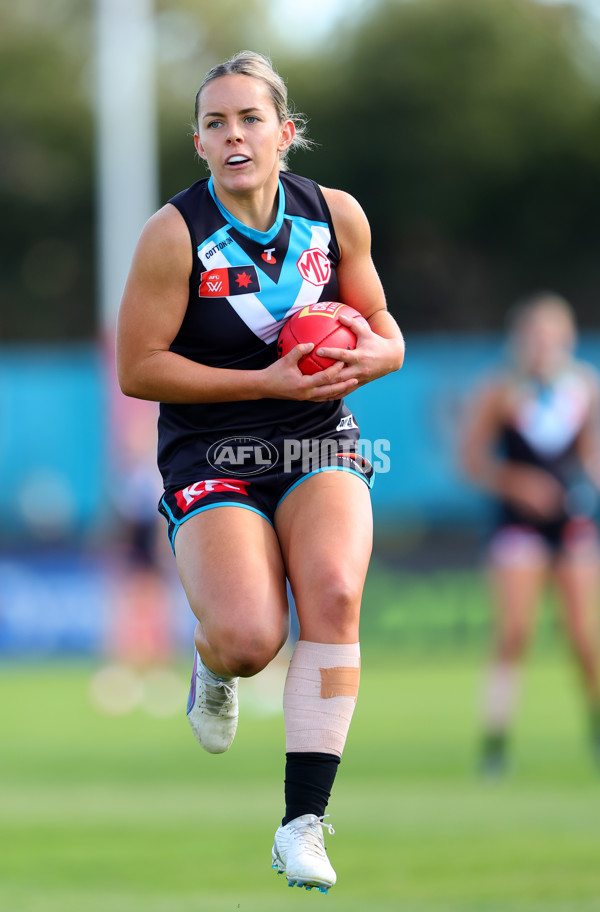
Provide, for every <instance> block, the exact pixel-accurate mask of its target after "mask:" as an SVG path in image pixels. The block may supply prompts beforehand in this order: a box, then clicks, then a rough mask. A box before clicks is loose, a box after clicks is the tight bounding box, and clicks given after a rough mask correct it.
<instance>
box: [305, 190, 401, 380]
mask: <svg viewBox="0 0 600 912" xmlns="http://www.w3.org/2000/svg"><path fill="white" fill-rule="evenodd" d="M321 189H322V191H323V195H324V197H325V200H326V201H327V205H328V206H329V210H330V212H331V217H332V219H333V223H334V227H335V233H336V237H337V240H338V245H339V247H340V262H339V265H338V267H337V278H338V283H339V289H340V294H339V299H340V301H342V302H343V303H344V304H348V305H349V306H350V307H354V308H355V309H356V310H358V311H359V313H361V314H362V315H363V316H364V317H365V318H366V319H367V321H368V323H369V326H370V328H371V330H372V332H369V330H368V329H367V328H366V327H361V326H360V324H357V323H354V321H352V320H351V319H348V318H347V317H343V316H342V317H340V320H341V322H343V323H345V324H346V325H347V326H349V327H350V328H351V329H352V331H353V332H354V333H355V334H356V336H357V338H358V344H357V347H356V349H355V351H354V352H347V351H345V350H344V349H338V348H324V349H322V351H323V353H324V355H325V356H326V357H331V358H336V359H339V360H342V361H345V362H346V365H347V367H346V369H345V370H344V371H343V372H342V374H341V375H340V376H341V377H346V376H354V377H356V378H357V379H358V380H359V383H360V384H363V383H367V382H369V381H370V380H375V379H376V378H377V377H381V376H383V375H384V374H388V373H391V372H392V371H395V370H398V369H399V368H400V367H402V362H403V360H404V339H403V338H402V333H401V332H400V329H399V327H398V324H397V323H396V321H395V320H394V318H393V317H392V315H391V314H390V313H389V311H388V310H387V307H386V303H385V296H384V293H383V288H382V286H381V282H380V280H379V276H378V275H377V271H376V269H375V265H374V263H373V260H372V258H371V230H370V228H369V222H368V221H367V217H366V216H365V213H364V212H363V210H362V208H361V207H360V205H359V204H358V202H357V201H356V200H355V199H354V198H353V197H352V196H350V195H349V194H348V193H344V192H343V191H341V190H331V189H328V188H326V187H322V188H321ZM319 351H321V349H319Z"/></svg>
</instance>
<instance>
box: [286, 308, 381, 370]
mask: <svg viewBox="0 0 600 912" xmlns="http://www.w3.org/2000/svg"><path fill="white" fill-rule="evenodd" d="M339 314H345V316H347V317H354V318H355V319H358V320H360V321H361V322H362V323H364V324H365V326H368V325H369V324H368V323H367V321H366V320H365V318H364V317H363V316H362V314H360V313H359V312H358V311H357V310H355V309H354V307H349V306H348V304H340V303H339V301H319V303H318V304H308V305H307V306H306V307H303V308H302V309H301V310H297V311H296V313H295V314H293V315H292V316H291V317H290V319H289V320H288V321H287V323H284V325H283V327H282V329H281V332H280V333H279V341H278V342H277V357H278V358H283V357H284V355H287V353H288V352H289V351H291V350H292V348H294V347H295V346H296V345H298V344H299V343H300V342H313V343H314V346H315V347H314V348H313V350H312V351H311V352H309V354H308V355H305V356H304V357H303V358H301V359H300V361H299V362H298V367H299V368H300V370H301V371H302V373H303V374H316V373H317V372H318V371H321V370H324V369H325V368H326V367H329V366H330V365H331V364H334V363H335V361H334V360H333V359H332V358H320V357H319V356H318V355H317V348H319V347H320V346H321V345H322V346H323V347H325V346H326V347H327V348H346V349H353V348H356V336H355V335H354V333H353V332H352V330H351V329H349V328H348V327H347V326H344V324H343V323H340V321H339V320H338V316H339Z"/></svg>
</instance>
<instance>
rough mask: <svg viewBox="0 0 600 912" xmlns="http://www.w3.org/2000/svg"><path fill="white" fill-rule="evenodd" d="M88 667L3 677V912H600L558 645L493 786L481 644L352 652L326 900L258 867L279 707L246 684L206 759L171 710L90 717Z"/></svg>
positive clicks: (582, 773)
mask: <svg viewBox="0 0 600 912" xmlns="http://www.w3.org/2000/svg"><path fill="white" fill-rule="evenodd" d="M93 670H94V669H93V667H92V666H89V667H85V666H82V665H81V664H78V665H76V666H74V665H71V666H68V665H64V664H62V665H58V664H54V665H42V666H35V667H34V666H20V665H14V664H9V665H8V666H5V667H4V669H3V670H2V671H1V672H0V706H1V707H2V710H1V718H2V733H1V739H2V747H1V751H0V849H1V850H0V909H1V910H2V912H100V910H102V912H105V910H110V912H192V910H193V912H205V910H206V912H237V910H240V912H275V910H278V912H279V910H283V909H292V910H293V909H297V908H303V909H308V908H309V907H310V908H311V909H314V908H317V907H319V908H327V909H328V910H329V912H342V910H343V912H354V910H361V912H362V910H371V909H374V910H381V912H384V910H385V912H392V910H393V912H409V910H410V912H459V910H461V912H471V910H482V912H483V910H485V912H492V910H493V912H538V910H539V912H576V910H577V912H592V910H594V912H595V910H600V770H597V769H596V768H595V767H594V766H593V764H592V762H591V759H590V757H589V755H588V752H587V744H586V740H585V735H586V731H585V719H584V716H583V713H582V709H581V706H580V703H579V700H578V690H577V681H576V680H575V677H574V674H573V671H572V669H571V667H570V666H569V665H568V663H567V662H566V660H565V657H564V655H563V654H562V653H560V652H558V651H556V650H555V655H554V656H551V655H546V656H545V657H544V656H539V655H538V656H535V657H534V658H533V660H532V662H531V663H530V665H529V666H528V668H527V671H526V675H525V679H524V682H523V685H524V687H523V699H522V702H521V707H520V713H519V720H518V725H517V727H516V729H515V733H514V769H513V770H512V771H511V773H510V775H509V776H508V777H507V778H506V779H505V780H504V781H502V782H496V783H493V782H485V781H481V780H480V779H479V778H478V776H477V775H476V772H475V767H476V753H477V752H476V747H477V738H478V731H477V716H478V703H479V689H480V683H481V676H482V660H481V656H473V654H472V653H471V655H470V657H466V658H465V657H462V658H460V657H458V656H456V655H455V656H436V657H434V658H430V659H425V658H423V657H422V658H418V657H417V656H414V655H413V656H411V657H409V658H407V657H406V656H405V655H403V654H402V652H397V653H393V652H391V651H382V650H381V649H380V648H378V649H375V647H371V648H365V649H364V650H363V678H362V684H361V696H360V699H359V703H358V707H357V711H356V714H355V718H354V722H353V727H352V731H351V737H350V740H349V742H348V747H347V751H346V755H345V757H344V761H343V764H342V766H341V768H340V773H339V776H338V781H337V784H336V789H335V793H334V797H333V799H332V802H331V804H330V808H329V810H330V811H331V820H332V822H333V824H334V826H335V827H336V831H337V832H336V835H335V836H333V837H327V844H328V848H329V853H330V856H331V858H332V861H333V863H334V866H335V867H336V869H337V872H338V885H337V886H336V887H335V888H334V889H333V890H332V891H331V892H330V893H329V895H327V896H323V895H321V894H319V893H316V892H312V893H306V892H305V891H304V890H298V889H294V890H291V889H289V888H288V887H287V884H286V882H285V879H284V878H283V877H277V875H276V874H275V873H274V872H273V871H272V870H271V868H270V849H271V844H272V837H273V832H274V830H275V827H276V826H277V824H278V821H279V819H280V817H281V813H282V778H283V776H282V757H283V750H284V739H283V718H282V716H281V715H279V714H271V715H268V714H265V713H263V712H261V711H259V710H260V706H259V705H258V704H257V701H256V696H255V691H254V690H253V685H251V684H250V683H249V682H243V683H244V684H246V685H247V686H246V688H245V690H244V692H243V693H242V711H243V715H242V719H241V722H240V727H239V730H238V735H237V738H236V742H235V744H234V746H233V748H232V749H231V751H230V752H229V753H228V754H226V755H222V756H218V757H213V756H209V755H207V754H205V753H203V752H202V751H201V749H200V748H199V747H198V746H197V745H196V743H195V741H194V740H193V738H192V736H191V733H190V732H189V730H188V727H187V723H186V722H185V717H184V714H183V708H182V712H181V715H180V716H178V717H172V718H168V719H156V718H152V717H151V716H149V715H147V714H145V713H144V712H143V711H142V710H141V709H138V710H135V711H133V712H132V713H130V714H129V715H126V716H123V717H118V718H114V717H113V718H108V717H105V716H102V715H99V714H98V713H97V712H95V711H94V710H93V709H92V708H91V705H90V701H89V695H88V694H89V682H90V676H91V674H92V671H93ZM182 671H183V670H182ZM185 673H186V674H187V668H186V669H185ZM273 685H274V686H275V687H277V686H278V682H277V681H274V682H273ZM183 700H184V701H185V696H184V697H183Z"/></svg>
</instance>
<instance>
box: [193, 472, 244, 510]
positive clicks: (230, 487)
mask: <svg viewBox="0 0 600 912" xmlns="http://www.w3.org/2000/svg"><path fill="white" fill-rule="evenodd" d="M249 484H250V482H249V481H232V480H230V479H229V478H210V479H209V480H208V481H197V482H196V483H195V484H192V485H188V486H187V488H183V490H182V491H177V492H176V494H175V500H176V501H177V506H178V507H179V509H180V510H181V512H182V513H187V511H188V510H189V509H190V507H191V506H193V505H194V504H195V503H196V501H198V500H201V499H202V498H203V497H206V496H207V495H208V494H216V493H217V492H219V491H233V492H235V493H236V494H245V495H246V497H247V496H248V492H247V490H246V488H247V487H248V485H249Z"/></svg>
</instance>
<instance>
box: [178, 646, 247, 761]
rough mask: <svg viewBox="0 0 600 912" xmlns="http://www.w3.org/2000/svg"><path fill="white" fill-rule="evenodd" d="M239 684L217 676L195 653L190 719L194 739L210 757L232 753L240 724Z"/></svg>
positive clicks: (188, 713) (232, 679)
mask: <svg viewBox="0 0 600 912" xmlns="http://www.w3.org/2000/svg"><path fill="white" fill-rule="evenodd" d="M238 680H239V678H220V677H219V676H218V675H215V674H213V672H212V671H210V670H209V669H208V668H207V667H206V665H204V663H203V661H202V659H201V658H200V656H199V655H198V650H194V668H193V670H192V681H191V685H190V695H189V697H188V704H187V717H188V721H189V723H190V726H191V728H192V731H193V733H194V737H195V739H196V741H198V743H199V744H201V745H202V747H203V748H204V750H206V751H208V752H209V754H222V753H224V752H225V751H226V750H229V748H230V747H231V744H232V742H233V739H234V736H235V730H236V728H237V723H238V695H237V690H238Z"/></svg>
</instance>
